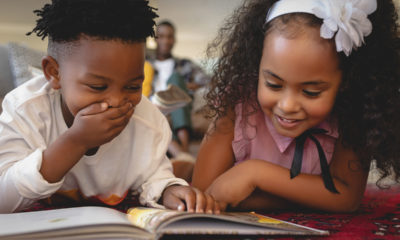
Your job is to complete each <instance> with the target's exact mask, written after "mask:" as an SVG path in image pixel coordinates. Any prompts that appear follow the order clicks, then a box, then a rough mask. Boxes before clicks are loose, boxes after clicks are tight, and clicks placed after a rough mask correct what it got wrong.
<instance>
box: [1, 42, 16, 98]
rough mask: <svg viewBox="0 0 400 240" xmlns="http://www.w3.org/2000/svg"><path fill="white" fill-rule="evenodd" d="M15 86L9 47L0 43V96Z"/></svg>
mask: <svg viewBox="0 0 400 240" xmlns="http://www.w3.org/2000/svg"><path fill="white" fill-rule="evenodd" d="M13 88H14V81H13V75H12V72H11V67H10V62H9V60H8V48H7V46H6V45H0V98H2V97H4V95H6V94H7V93H8V92H9V91H11V90H12V89H13Z"/></svg>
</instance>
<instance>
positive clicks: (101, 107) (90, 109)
mask: <svg viewBox="0 0 400 240" xmlns="http://www.w3.org/2000/svg"><path fill="white" fill-rule="evenodd" d="M107 109H108V104H107V103H106V102H102V103H94V104H91V105H89V106H87V107H86V108H84V109H82V110H80V111H79V114H80V115H82V116H85V115H94V114H98V113H101V112H104V111H106V110H107Z"/></svg>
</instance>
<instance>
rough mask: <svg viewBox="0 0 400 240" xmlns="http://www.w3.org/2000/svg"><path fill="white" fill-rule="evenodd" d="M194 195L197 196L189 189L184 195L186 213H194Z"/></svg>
mask: <svg viewBox="0 0 400 240" xmlns="http://www.w3.org/2000/svg"><path fill="white" fill-rule="evenodd" d="M196 195H197V194H196V193H195V192H194V191H193V190H192V189H191V188H188V191H187V193H186V194H185V195H184V198H185V202H186V210H187V211H188V212H194V210H195V204H196Z"/></svg>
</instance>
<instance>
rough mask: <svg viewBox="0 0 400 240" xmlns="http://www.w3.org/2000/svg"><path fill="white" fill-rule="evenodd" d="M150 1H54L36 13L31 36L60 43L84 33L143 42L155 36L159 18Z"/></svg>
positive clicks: (100, 38)
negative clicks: (33, 34)
mask: <svg viewBox="0 0 400 240" xmlns="http://www.w3.org/2000/svg"><path fill="white" fill-rule="evenodd" d="M154 10H155V9H154V8H152V7H150V6H148V1H147V0H52V3H51V4H45V5H44V7H43V8H42V9H40V10H35V11H34V13H35V14H36V15H37V16H38V17H39V19H38V20H37V21H36V27H35V28H34V29H33V30H32V32H29V33H27V35H30V34H32V33H36V35H37V36H39V37H41V38H42V39H44V38H46V37H49V40H50V41H53V42H57V43H65V42H73V41H75V40H78V39H79V38H80V37H81V35H82V34H83V35H86V36H89V37H93V38H96V39H99V40H121V41H124V42H139V41H140V42H142V41H145V39H146V38H147V37H149V36H152V37H154V28H153V27H154V25H155V22H154V18H156V17H158V16H157V14H156V13H155V12H154Z"/></svg>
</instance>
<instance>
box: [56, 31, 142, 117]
mask: <svg viewBox="0 0 400 240" xmlns="http://www.w3.org/2000/svg"><path fill="white" fill-rule="evenodd" d="M79 41H80V42H79V45H78V46H76V47H73V49H72V51H71V52H70V53H67V54H66V56H65V57H63V58H62V59H59V60H58V64H59V69H58V73H59V79H58V81H59V88H60V90H61V94H62V100H63V114H64V119H65V121H66V123H67V125H71V124H72V122H73V119H74V117H75V116H76V114H77V113H78V112H79V111H81V110H82V109H84V108H86V107H88V106H90V105H91V104H94V103H102V102H106V103H108V106H111V107H121V106H123V105H124V104H126V103H127V102H130V103H131V104H132V105H133V106H136V105H137V104H138V103H139V102H140V100H141V96H142V83H143V79H144V73H143V67H144V58H145V45H144V43H124V42H121V41H117V40H94V39H90V38H88V39H81V40H79Z"/></svg>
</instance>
